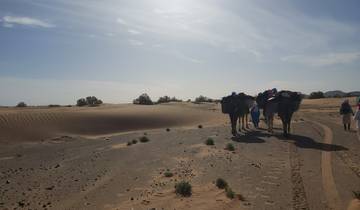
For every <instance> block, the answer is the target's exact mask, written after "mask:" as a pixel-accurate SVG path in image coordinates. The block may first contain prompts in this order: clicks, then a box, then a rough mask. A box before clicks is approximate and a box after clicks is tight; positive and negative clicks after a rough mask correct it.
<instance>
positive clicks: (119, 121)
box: [0, 103, 226, 143]
mask: <svg viewBox="0 0 360 210" xmlns="http://www.w3.org/2000/svg"><path fill="white" fill-rule="evenodd" d="M215 110H216V111H215ZM218 110H219V106H218V105H216V104H200V105H196V104H191V103H171V104H166V105H154V106H141V105H130V104H128V105H109V106H106V105H105V106H100V107H82V108H79V107H66V108H64V107H61V108H1V109H0V129H1V133H0V143H1V142H7V143H14V142H24V141H44V140H46V139H49V138H54V137H57V136H64V135H82V136H99V135H109V134H113V133H121V132H127V131H134V130H145V129H156V128H168V127H179V126H197V124H218V123H223V122H224V121H226V117H225V116H224V115H222V114H221V113H220V112H219V111H218Z"/></svg>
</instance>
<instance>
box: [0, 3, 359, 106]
mask: <svg viewBox="0 0 360 210" xmlns="http://www.w3.org/2000/svg"><path fill="white" fill-rule="evenodd" d="M359 8H360V1H358V0H344V1H338V0H317V1H313V0H301V1H298V0H277V1H268V0H127V1H125V0H102V1H98V0H77V1H73V0H51V1H49V0H0V105H15V104H17V103H18V102H19V101H25V102H26V103H27V104H30V105H47V104H74V103H75V102H76V100H77V99H78V98H81V97H86V96H88V95H95V96H97V97H98V98H100V99H102V100H103V101H104V102H106V103H128V102H131V101H132V100H133V99H134V98H136V97H137V96H139V95H140V94H141V93H148V94H149V95H150V97H151V98H152V99H153V100H157V99H158V97H160V96H163V95H170V96H176V97H177V98H181V99H184V100H187V99H194V98H195V97H196V96H199V95H205V96H208V97H211V98H220V97H222V96H225V95H228V94H230V93H231V92H232V91H236V92H246V93H249V94H257V93H258V92H260V91H263V90H265V89H269V88H274V87H275V88H277V89H279V90H280V89H288V90H293V91H300V92H303V93H310V92H312V91H318V90H320V91H327V90H343V91H355V90H360V86H359V82H358V79H359V76H360V12H358V10H359Z"/></svg>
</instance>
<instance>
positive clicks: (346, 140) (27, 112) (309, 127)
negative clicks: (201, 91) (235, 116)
mask: <svg viewBox="0 0 360 210" xmlns="http://www.w3.org/2000/svg"><path fill="white" fill-rule="evenodd" d="M342 100H343V99H319V100H304V101H303V103H302V106H301V109H300V111H299V112H297V113H296V114H295V116H294V121H293V124H292V135H291V136H290V137H289V138H284V137H282V135H281V129H280V128H281V124H280V122H279V120H277V121H276V130H275V133H274V134H269V133H267V131H266V129H265V128H266V126H265V124H264V123H263V122H262V123H261V128H260V129H255V128H253V126H252V125H250V128H249V129H247V130H246V131H245V132H243V133H241V135H240V136H238V137H236V138H234V137H232V135H231V133H230V125H229V122H228V121H229V120H228V116H227V115H224V114H222V113H221V111H220V105H219V104H215V103H208V104H192V103H170V104H163V105H154V106H140V105H137V106H136V105H104V106H100V107H83V108H77V107H61V108H31V107H29V108H0V131H1V132H0V145H1V147H0V209H134V210H137V209H204V210H205V209H214V210H215V209H347V208H348V207H349V206H351V205H352V207H351V208H352V209H358V206H359V205H358V204H359V202H358V200H357V199H355V198H354V196H353V192H356V191H359V190H360V164H359V163H360V154H359V151H360V139H358V136H357V134H356V132H355V128H353V130H352V131H351V132H344V131H343V130H342V125H341V118H340V117H339V115H338V108H339V104H340V103H341V101H342ZM351 100H352V102H353V101H354V100H355V99H354V98H351ZM199 125H202V126H201V127H199ZM168 128H169V129H168ZM143 136H146V137H147V138H148V139H149V141H148V142H144V143H142V142H139V138H140V137H143ZM208 138H212V139H213V140H214V142H215V145H213V146H208V145H205V144H204V141H205V140H206V139H208ZM134 139H136V140H137V143H136V144H132V145H128V142H129V141H132V140H134ZM228 143H232V144H233V145H234V147H235V151H228V150H225V149H224V148H225V146H226V145H227V144H228ZM165 171H170V172H172V173H173V176H172V177H165V175H164V173H165ZM217 178H223V179H225V180H226V181H227V182H228V184H229V186H230V187H231V188H232V190H233V191H234V192H235V194H236V196H235V198H234V199H230V198H228V197H226V195H225V192H224V190H222V189H218V188H217V187H216V186H215V184H214V181H215V180H216V179H217ZM182 180H185V181H188V182H189V183H191V185H192V189H193V192H192V195H191V196H190V197H181V196H179V195H176V194H175V192H174V185H175V184H176V183H178V182H179V181H182ZM349 208H350V207H349Z"/></svg>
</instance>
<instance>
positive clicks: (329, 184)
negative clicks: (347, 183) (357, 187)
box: [310, 121, 342, 210]
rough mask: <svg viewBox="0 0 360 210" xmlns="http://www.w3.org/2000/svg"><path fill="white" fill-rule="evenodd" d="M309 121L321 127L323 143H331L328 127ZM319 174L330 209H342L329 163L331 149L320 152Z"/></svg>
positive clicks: (330, 133)
mask: <svg viewBox="0 0 360 210" xmlns="http://www.w3.org/2000/svg"><path fill="white" fill-rule="evenodd" d="M310 122H311V123H313V124H315V125H317V126H319V127H321V128H322V129H323V131H324V137H323V143H325V144H332V141H333V133H332V131H331V129H330V128H329V127H327V126H326V125H324V124H321V123H319V122H316V121H310ZM321 174H322V183H323V188H324V192H325V196H326V199H327V203H328V205H329V207H330V209H339V210H340V209H342V205H341V200H340V196H339V192H338V191H337V189H336V185H335V181H334V177H333V173H332V165H331V151H322V152H321Z"/></svg>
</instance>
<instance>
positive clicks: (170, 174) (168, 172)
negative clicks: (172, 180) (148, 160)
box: [164, 170, 174, 177]
mask: <svg viewBox="0 0 360 210" xmlns="http://www.w3.org/2000/svg"><path fill="white" fill-rule="evenodd" d="M164 176H165V177H172V176H174V174H173V173H171V172H170V171H169V170H167V171H165V173H164Z"/></svg>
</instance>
